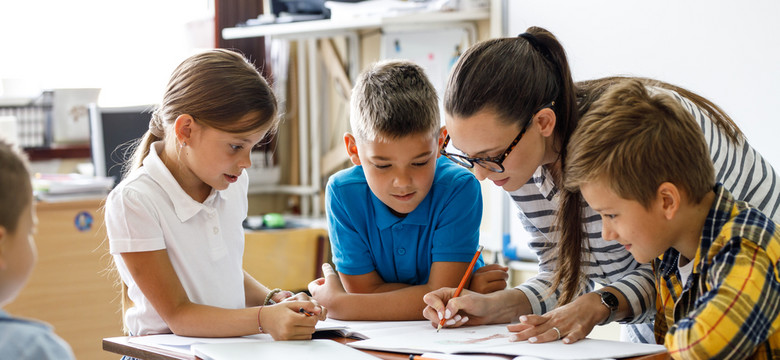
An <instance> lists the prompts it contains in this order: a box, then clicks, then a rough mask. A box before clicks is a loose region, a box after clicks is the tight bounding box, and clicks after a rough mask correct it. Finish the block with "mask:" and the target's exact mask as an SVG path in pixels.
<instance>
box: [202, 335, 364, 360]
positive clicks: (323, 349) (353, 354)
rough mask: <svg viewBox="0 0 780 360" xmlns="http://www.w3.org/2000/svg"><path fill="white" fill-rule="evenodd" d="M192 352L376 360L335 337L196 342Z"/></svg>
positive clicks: (246, 358) (208, 358)
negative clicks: (227, 342)
mask: <svg viewBox="0 0 780 360" xmlns="http://www.w3.org/2000/svg"><path fill="white" fill-rule="evenodd" d="M192 353H193V354H194V355H196V356H198V357H199V358H201V359H204V360H254V359H309V358H317V359H318V360H375V359H377V358H376V357H374V356H371V355H369V354H367V353H364V352H362V351H360V350H355V349H353V348H350V347H349V346H346V345H344V344H340V343H337V342H335V341H333V340H325V339H321V340H305V341H272V342H243V343H235V344H224V343H223V344H194V345H192Z"/></svg>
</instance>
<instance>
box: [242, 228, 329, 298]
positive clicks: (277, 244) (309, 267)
mask: <svg viewBox="0 0 780 360" xmlns="http://www.w3.org/2000/svg"><path fill="white" fill-rule="evenodd" d="M327 236H328V232H327V231H326V230H325V229H313V228H302V229H280V230H262V231H248V232H247V233H246V236H245V238H246V247H245V248H244V269H246V271H247V272H249V274H251V275H252V276H253V277H254V278H255V279H257V281H259V282H260V283H261V284H263V285H265V286H267V287H269V288H271V289H273V288H281V289H284V290H290V291H300V290H306V288H307V286H308V284H309V282H310V281H312V280H314V279H316V278H318V277H320V276H322V274H321V273H322V270H321V265H322V263H323V262H327V261H328V260H329V254H330V245H329V243H328V240H327Z"/></svg>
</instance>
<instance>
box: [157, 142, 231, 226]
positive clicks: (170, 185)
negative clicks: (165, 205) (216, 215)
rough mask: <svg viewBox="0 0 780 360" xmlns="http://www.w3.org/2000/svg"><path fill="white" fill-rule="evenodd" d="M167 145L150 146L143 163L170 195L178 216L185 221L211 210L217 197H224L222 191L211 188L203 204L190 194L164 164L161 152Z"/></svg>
mask: <svg viewBox="0 0 780 360" xmlns="http://www.w3.org/2000/svg"><path fill="white" fill-rule="evenodd" d="M164 147H165V145H164V143H163V142H162V141H156V142H154V143H152V145H151V146H150V147H149V155H147V156H146V158H144V161H143V164H144V168H145V169H146V172H147V173H148V174H149V176H150V177H151V178H152V180H154V182H156V183H157V184H158V185H160V188H161V189H162V191H163V192H164V193H165V194H166V195H167V196H168V199H170V202H171V204H173V209H174V211H175V212H176V216H177V217H178V218H179V220H181V221H182V222H185V221H187V220H189V219H191V218H192V217H193V216H195V215H196V214H197V213H198V212H200V211H201V210H209V209H211V208H212V207H213V204H214V202H215V201H216V198H217V197H220V198H222V197H224V195H223V194H222V192H221V191H215V190H213V189H212V190H211V194H209V196H208V197H207V198H206V200H205V201H204V202H203V203H202V204H201V203H199V202H197V201H195V199H193V198H192V197H190V195H189V194H187V193H186V192H184V189H182V187H181V185H179V182H178V181H176V178H174V177H173V174H171V171H170V170H168V168H167V167H166V166H165V164H163V162H162V159H160V153H161V152H162V151H163V148H164Z"/></svg>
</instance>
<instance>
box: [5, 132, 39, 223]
mask: <svg viewBox="0 0 780 360" xmlns="http://www.w3.org/2000/svg"><path fill="white" fill-rule="evenodd" d="M31 202H32V184H31V183H30V170H29V165H28V162H27V156H25V155H24V153H22V151H21V150H19V148H18V147H17V146H15V145H12V144H10V143H7V142H6V141H5V140H4V139H2V138H0V204H2V206H0V226H2V227H4V228H5V229H6V230H7V231H8V233H10V234H13V233H15V232H16V228H17V226H18V225H19V217H20V216H21V215H22V210H23V209H24V208H25V207H26V206H27V205H29V204H30V203H31Z"/></svg>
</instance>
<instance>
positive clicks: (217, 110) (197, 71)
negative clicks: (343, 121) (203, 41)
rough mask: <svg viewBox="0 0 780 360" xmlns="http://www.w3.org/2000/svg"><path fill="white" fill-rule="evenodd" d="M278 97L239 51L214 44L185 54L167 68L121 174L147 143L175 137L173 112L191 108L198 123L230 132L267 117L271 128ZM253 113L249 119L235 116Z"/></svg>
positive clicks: (176, 114)
mask: <svg viewBox="0 0 780 360" xmlns="http://www.w3.org/2000/svg"><path fill="white" fill-rule="evenodd" d="M276 113H277V103H276V96H275V95H274V93H273V91H272V90H271V88H270V87H269V86H268V83H267V82H266V81H265V79H264V78H263V77H262V76H261V75H260V73H259V72H258V71H257V69H256V68H255V67H254V65H252V64H251V63H249V61H247V60H246V58H244V56H242V55H241V54H239V53H237V52H235V51H231V50H225V49H213V50H209V51H205V52H202V53H199V54H196V55H193V56H191V57H189V58H187V59H186V60H184V61H183V62H182V63H181V64H180V65H179V66H178V67H176V69H175V70H174V71H173V74H171V78H170V80H169V81H168V86H167V88H166V90H165V94H164V95H163V99H162V102H161V103H160V105H159V106H158V107H157V109H156V110H155V111H154V112H153V114H152V119H151V121H150V123H149V131H147V132H146V134H144V136H143V137H142V138H141V140H140V141H139V144H138V145H137V147H136V149H135V152H134V153H133V157H132V159H131V160H130V162H129V163H128V165H129V166H125V168H124V173H125V175H126V174H127V173H129V172H130V171H132V170H133V169H136V168H139V167H141V166H142V164H143V160H144V158H146V156H147V155H148V154H149V146H150V145H151V144H152V143H153V142H155V141H159V140H166V141H175V137H174V136H166V135H168V134H172V133H173V132H172V131H170V130H171V129H172V127H173V123H174V122H175V121H176V118H177V117H179V115H182V114H189V115H191V116H192V117H193V118H195V119H196V121H198V122H199V123H201V124H204V125H206V126H208V127H211V128H214V129H217V130H221V131H226V132H230V133H243V132H247V131H251V130H255V129H258V128H260V127H261V126H263V125H266V124H267V123H268V122H269V121H272V122H273V126H272V128H271V130H270V131H269V133H273V132H274V131H275V127H276V125H277V124H278V118H277V116H276ZM247 114H253V115H254V116H252V118H251V119H249V120H247V121H239V120H240V119H242V118H243V117H244V116H246V115H247Z"/></svg>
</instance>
